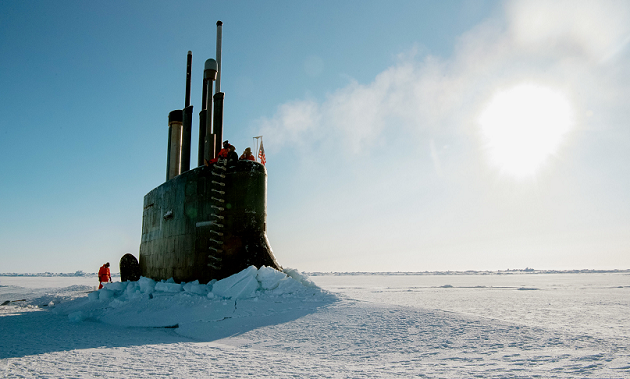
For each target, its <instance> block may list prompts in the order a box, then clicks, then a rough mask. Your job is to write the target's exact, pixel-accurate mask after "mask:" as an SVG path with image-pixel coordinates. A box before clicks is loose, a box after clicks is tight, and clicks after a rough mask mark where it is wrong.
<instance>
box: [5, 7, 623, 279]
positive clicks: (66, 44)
mask: <svg viewBox="0 0 630 379" xmlns="http://www.w3.org/2000/svg"><path fill="white" fill-rule="evenodd" d="M629 7H630V5H629V4H628V3H627V2H621V1H619V2H574V1H570V2H565V1H556V2H537V1H527V2H518V1H517V2H494V1H449V2H423V1H392V2H388V3H383V2H382V1H379V2H377V1H360V2H359V1H345V2H339V1H320V2H288V1H267V2H259V1H235V2H215V1H212V2H208V1H198V2H194V1H186V2H180V3H174V2H170V1H129V2H118V1H116V2H105V1H95V2H84V1H64V2H46V1H30V2H23V1H12V0H9V1H3V2H1V3H0V51H2V54H0V67H1V70H0V89H1V90H2V94H3V96H2V101H1V102H0V114H1V115H2V122H1V124H0V125H1V127H0V151H1V156H2V161H3V164H2V165H0V177H1V178H2V180H1V181H0V199H2V200H0V272H41V271H52V272H72V271H76V270H84V271H96V269H97V268H98V266H100V265H101V264H102V263H103V262H104V261H110V262H112V263H114V262H118V260H119V258H120V257H121V256H122V255H123V254H124V253H126V252H131V253H133V254H135V255H137V253H138V248H139V244H140V233H141V223H142V198H143V196H144V195H145V194H146V193H147V192H149V191H150V190H151V189H153V188H155V187H156V186H158V185H160V184H161V183H162V182H163V180H164V177H165V161H166V142H167V133H166V132H167V116H168V113H169V112H170V111H171V110H173V109H177V108H182V107H183V105H184V89H185V86H184V84H185V82H184V80H185V68H186V53H187V51H188V50H192V52H193V74H192V84H193V85H192V104H193V105H194V107H195V113H197V112H198V110H199V109H200V101H201V99H200V97H201V78H202V67H203V62H204V61H205V60H206V59H207V58H211V57H214V55H215V40H216V34H215V33H216V27H215V23H216V21H217V20H222V21H223V23H224V28H223V74H222V90H223V91H224V92H225V93H226V100H225V101H226V103H225V135H226V138H227V139H229V140H230V142H232V143H233V144H235V145H236V147H237V149H238V150H239V151H242V150H243V149H244V148H245V147H247V146H251V145H252V137H253V136H256V135H260V134H262V135H263V136H264V141H265V148H266V151H267V159H268V164H267V169H268V174H269V177H268V210H267V211H268V225H269V226H268V233H269V240H270V242H271V245H272V247H273V249H274V252H275V255H276V257H277V259H278V261H279V262H280V264H282V265H284V266H289V267H295V268H298V269H300V270H303V271H424V270H466V269H475V270H483V269H490V270H496V269H507V268H524V267H526V266H529V267H535V268H541V269H573V268H628V267H630V254H629V253H630V251H629V250H628V246H630V200H629V198H628V196H627V193H629V190H630V167H629V163H628V162H630V159H629V158H630V149H629V146H628V145H629V144H630V128H629V127H630V125H629V124H628V120H629V119H630V117H629V116H630V114H629V113H630V111H629V109H630V107H628V101H627V99H629V98H630V93H629V92H630V91H629V88H630V71H629V69H628V67H630V65H629V64H628V63H630V62H628V60H629V59H630V52H629V47H628V42H629V41H630V39H629V37H630V9H629ZM523 89H525V90H523ZM519 91H520V92H519ZM528 91H529V92H528ZM550 93H551V94H554V95H553V96H552V95H549V96H547V95H546V94H550ZM510 94H512V95H513V96H512V97H510V96H511V95H510ZM554 96H555V97H554ZM557 99H561V100H558V102H556V100H557ZM493 101H494V103H493ZM502 101H503V102H502ZM536 101H537V102H536ZM490 104H507V105H503V106H501V107H499V108H500V109H510V110H511V111H510V112H507V113H508V114H507V115H501V114H497V113H496V112H495V113H492V112H491V111H488V112H486V113H485V114H486V115H487V114H490V116H489V119H491V120H495V121H496V123H497V125H499V126H497V128H499V129H501V130H503V131H508V132H509V133H508V134H510V136H512V138H511V139H507V140H506V139H501V138H499V137H497V136H498V135H503V136H504V135H505V133H503V134H501V133H499V134H496V133H494V132H489V131H488V130H492V128H490V127H486V126H487V125H486V126H484V125H482V122H481V121H480V120H482V119H483V118H482V117H481V115H482V114H484V111H487V110H488V109H493V108H492V107H490ZM563 104H564V105H566V108H567V111H566V112H565V113H558V112H559V111H557V110H558V109H561V108H562V109H563V106H564V105H563ZM545 105H549V106H545ZM541 107H542V108H541ZM543 108H544V109H546V110H544V111H543V110H542V109H543ZM547 108H549V109H547ZM530 116H532V117H533V118H531V117H530ZM501 117H503V118H501ZM536 117H538V118H536ZM563 117H564V118H563ZM486 119H488V117H487V118H486ZM483 120H485V119H483ZM548 120H556V121H554V123H552V124H547V122H548ZM558 120H560V121H558ZM565 121H566V125H565V126H566V128H564V129H558V125H559V124H562V123H564V122H565ZM518 125H521V126H518ZM563 125H564V124H563ZM519 127H520V128H522V129H518V128H519ZM196 129H197V127H196V126H195V125H194V126H193V141H195V140H196V138H197V135H196ZM493 133H494V134H493ZM519 133H520V134H519ZM554 133H555V134H554ZM514 136H518V137H514ZM552 136H556V137H557V138H555V139H553V138H552ZM521 145H522V146H521ZM523 146H524V147H523ZM521 147H523V148H522V149H521ZM535 149H538V153H539V154H538V155H537V156H536V157H538V158H539V159H538V158H536V159H534V158H533V156H532V155H528V154H529V153H528V152H531V151H532V150H535ZM541 149H542V150H541ZM496 152H502V153H497V154H499V155H497V154H495V153H496ZM501 154H507V155H501ZM192 156H193V158H194V157H196V149H195V144H194V143H193V151H192ZM515 160H518V162H519V163H520V166H519V165H512V166H508V163H509V162H514V161H515ZM194 161H195V159H193V162H194ZM506 162H507V163H506ZM533 162H534V163H535V164H534V163H533ZM523 165H525V166H527V167H528V168H529V169H528V170H522V169H519V167H521V168H522V167H523ZM113 266H117V264H114V265H113Z"/></svg>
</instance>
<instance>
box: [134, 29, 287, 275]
mask: <svg viewBox="0 0 630 379" xmlns="http://www.w3.org/2000/svg"><path fill="white" fill-rule="evenodd" d="M221 33H222V23H221V21H219V22H217V61H214V59H209V60H208V61H206V65H205V67H204V83H203V104H202V110H201V112H200V114H199V119H200V125H199V130H200V133H199V159H198V163H199V167H197V168H194V169H192V170H190V169H189V164H190V128H191V125H190V123H191V120H192V105H190V103H189V99H190V84H189V80H190V69H191V59H192V57H191V54H192V53H191V52H189V53H188V65H187V75H186V77H187V83H186V84H187V85H186V104H185V108H184V109H183V110H175V111H173V112H171V113H170V114H169V135H168V137H169V138H168V141H169V142H168V149H167V176H166V178H167V180H166V182H165V183H163V184H161V185H160V186H158V187H157V188H155V189H153V190H152V191H150V192H149V193H147V194H146V195H145V197H144V210H143V214H142V240H141V244H140V259H139V267H140V271H141V275H142V276H145V277H148V278H151V279H154V280H166V279H169V278H173V279H174V280H175V281H177V282H190V281H194V280H199V282H201V283H206V282H208V281H210V280H212V279H217V280H218V279H222V278H225V277H227V276H230V275H232V274H234V273H237V272H239V271H241V270H243V269H244V268H246V267H248V266H251V265H254V266H256V267H261V266H263V265H264V266H269V267H273V268H275V269H278V270H281V267H280V265H279V264H278V262H277V261H276V259H275V257H274V255H273V251H272V249H271V246H270V245H269V241H268V239H267V169H266V168H265V166H264V165H263V164H261V163H258V162H254V161H249V160H238V161H231V162H229V163H228V161H227V159H219V160H218V162H217V163H214V164H209V165H204V162H205V161H210V160H212V159H213V158H217V155H218V153H219V149H218V147H219V146H220V142H221V139H222V138H223V99H224V93H223V92H220V67H221V64H220V59H221V52H220V46H221V41H220V39H221V38H220V37H221ZM217 71H219V72H218V73H217ZM215 79H216V81H217V86H216V90H217V92H216V93H215V95H214V96H212V82H213V81H214V80H215ZM213 98H214V100H215V104H214V116H215V117H214V120H213V118H212V102H213ZM213 121H214V122H213ZM202 157H203V158H202Z"/></svg>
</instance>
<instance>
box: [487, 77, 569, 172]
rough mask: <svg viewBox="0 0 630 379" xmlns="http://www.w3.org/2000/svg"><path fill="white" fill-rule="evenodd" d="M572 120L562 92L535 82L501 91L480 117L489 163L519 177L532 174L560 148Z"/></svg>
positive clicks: (567, 102)
mask: <svg viewBox="0 0 630 379" xmlns="http://www.w3.org/2000/svg"><path fill="white" fill-rule="evenodd" d="M572 122H573V121H572V111H571V106H570V104H569V101H568V100H567V98H566V97H565V96H564V95H563V94H562V93H560V92H556V91H553V90H552V89H550V88H547V87H542V86H538V85H533V84H521V85H518V86H516V87H513V88H511V89H509V90H506V91H502V92H498V93H497V94H496V95H495V96H494V97H493V98H492V99H491V100H490V102H489V103H488V105H487V106H486V108H485V109H484V111H483V112H482V113H481V116H480V118H479V124H480V125H481V132H482V137H483V139H484V144H485V148H486V153H487V156H488V159H489V162H490V164H492V165H493V166H495V167H496V168H498V169H499V170H500V171H501V172H503V173H506V174H509V175H511V176H513V177H516V178H523V177H528V176H533V175H534V174H535V173H536V172H537V170H538V169H539V168H540V167H541V166H542V165H543V164H544V163H545V161H547V159H548V158H549V157H550V156H552V155H553V154H555V153H556V152H557V150H558V147H559V146H560V144H561V142H562V140H563V139H564V137H565V135H566V133H567V132H568V131H569V129H570V128H571V125H572Z"/></svg>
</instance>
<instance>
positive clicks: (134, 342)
mask: <svg viewBox="0 0 630 379" xmlns="http://www.w3.org/2000/svg"><path fill="white" fill-rule="evenodd" d="M24 279H25V278H20V277H0V303H2V302H5V301H6V300H24V301H17V302H12V303H9V304H8V305H5V306H2V307H0V331H1V336H2V338H0V373H2V374H3V375H4V376H5V377H117V378H118V377H123V378H124V377H134V378H135V377H156V376H157V377H171V376H172V377H181V378H189V377H199V378H201V377H226V378H227V377H230V378H232V377H245V376H250V377H252V376H253V377H335V378H336V377H348V378H356V377H411V376H426V377H484V378H488V377H490V378H492V377H497V378H499V377H500V378H504V377H536V376H538V377H562V378H569V377H589V378H590V377H602V378H610V377H613V378H619V377H630V353H629V352H628V347H629V346H628V344H629V342H630V312H629V310H630V296H629V295H630V292H629V291H630V275H629V274H628V273H627V272H625V273H608V274H606V273H598V274H512V275H397V276H394V275H352V276H344V275H341V276H339V275H337V276H332V275H323V276H319V275H318V276H312V277H310V278H307V277H305V276H304V275H302V274H301V273H299V272H298V271H296V270H289V269H287V270H285V272H278V271H276V270H273V269H270V268H267V267H263V268H260V269H256V268H255V267H250V268H248V269H246V270H244V271H242V272H240V273H238V274H236V275H233V276H231V277H229V278H226V279H224V280H221V281H218V282H216V281H213V282H211V283H209V284H208V285H203V284H199V283H198V282H192V283H182V284H180V283H174V282H172V281H164V282H157V283H156V282H155V281H153V280H151V279H147V278H141V280H140V281H138V282H129V283H120V282H115V283H112V284H108V285H107V286H106V287H105V288H104V289H102V290H100V291H94V288H95V287H94V286H95V284H97V283H94V282H95V281H96V279H95V278H83V279H81V278H66V279H68V280H65V284H66V286H63V287H59V286H57V284H60V282H59V281H58V279H53V278H40V279H39V286H38V285H37V279H36V278H32V277H30V278H28V279H27V282H24ZM53 280H57V281H53ZM82 280H83V281H82ZM68 284H69V286H68Z"/></svg>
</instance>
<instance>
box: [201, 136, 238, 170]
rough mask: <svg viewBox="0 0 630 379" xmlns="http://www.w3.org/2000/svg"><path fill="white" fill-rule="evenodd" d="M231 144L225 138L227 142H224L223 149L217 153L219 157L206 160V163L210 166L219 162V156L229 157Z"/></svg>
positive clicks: (222, 157)
mask: <svg viewBox="0 0 630 379" xmlns="http://www.w3.org/2000/svg"><path fill="white" fill-rule="evenodd" d="M230 146H231V145H230V143H229V142H228V141H227V140H225V142H223V149H221V151H219V154H217V157H216V158H213V159H211V160H210V161H205V162H204V163H205V164H206V166H210V165H211V164H215V163H217V161H218V160H219V158H221V159H227V157H228V153H229V152H230V149H229V147H230ZM232 147H233V146H232Z"/></svg>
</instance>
